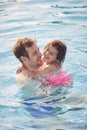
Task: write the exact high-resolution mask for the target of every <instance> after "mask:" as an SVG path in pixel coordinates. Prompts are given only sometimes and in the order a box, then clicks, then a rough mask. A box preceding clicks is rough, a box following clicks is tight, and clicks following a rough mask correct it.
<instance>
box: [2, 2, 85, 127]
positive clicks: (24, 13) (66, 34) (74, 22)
mask: <svg viewBox="0 0 87 130" xmlns="http://www.w3.org/2000/svg"><path fill="white" fill-rule="evenodd" d="M22 37H31V38H36V39H37V41H38V45H39V47H40V49H41V51H42V50H43V47H44V46H45V45H46V44H47V42H48V41H49V40H51V39H60V40H62V41H64V42H65V43H66V45H67V47H68V51H67V55H66V59H65V62H64V64H63V68H65V69H66V70H68V71H69V72H70V73H72V74H73V85H72V86H71V87H69V88H68V89H67V90H64V91H63V89H61V88H59V89H58V90H57V92H55V93H54V94H50V95H45V96H44V95H43V96H38V97H31V96H30V95H29V97H27V98H21V97H22V93H21V88H19V87H18V86H17V84H16V83H15V78H14V76H15V71H16V69H17V67H18V65H19V62H18V61H17V60H16V59H15V57H14V55H13V53H12V47H13V44H14V43H15V42H16V40H17V39H18V38H22ZM86 40H87V2H86V0H83V1H81V0H76V1H74V0H64V1H61V0H54V1H53V0H50V1H48V0H0V72H1V75H0V129H1V130H73V129H74V130H86V129H87V43H86Z"/></svg>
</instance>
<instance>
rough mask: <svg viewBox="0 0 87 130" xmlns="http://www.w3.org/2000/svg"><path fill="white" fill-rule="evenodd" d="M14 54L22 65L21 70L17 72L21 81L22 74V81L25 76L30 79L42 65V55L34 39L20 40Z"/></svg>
mask: <svg viewBox="0 0 87 130" xmlns="http://www.w3.org/2000/svg"><path fill="white" fill-rule="evenodd" d="M13 53H14V55H15V56H16V58H18V59H19V60H20V62H21V63H22V66H21V68H19V69H18V70H17V73H18V74H17V76H18V75H19V76H18V79H20V74H22V77H21V79H22V80H23V78H24V77H25V75H27V76H28V78H29V77H32V76H33V75H34V71H35V70H36V69H38V68H39V67H40V66H41V65H42V61H41V53H40V51H39V48H38V47H37V44H36V41H35V40H34V39H30V38H23V39H18V41H17V42H16V43H15V45H14V47H13Z"/></svg>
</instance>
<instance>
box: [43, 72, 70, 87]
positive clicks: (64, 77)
mask: <svg viewBox="0 0 87 130" xmlns="http://www.w3.org/2000/svg"><path fill="white" fill-rule="evenodd" d="M41 81H42V82H43V83H44V84H45V85H47V86H49V85H51V86H58V85H64V86H69V85H71V83H72V76H71V75H70V74H68V73H67V71H65V70H62V71H61V72H60V73H59V74H47V75H46V76H45V77H43V79H42V80H41Z"/></svg>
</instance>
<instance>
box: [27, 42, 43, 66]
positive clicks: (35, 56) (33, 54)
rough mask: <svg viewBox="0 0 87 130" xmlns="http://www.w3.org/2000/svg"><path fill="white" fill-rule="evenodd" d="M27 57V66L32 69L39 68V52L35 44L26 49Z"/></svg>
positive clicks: (40, 62)
mask: <svg viewBox="0 0 87 130" xmlns="http://www.w3.org/2000/svg"><path fill="white" fill-rule="evenodd" d="M26 51H27V52H28V55H29V59H28V60H29V65H30V66H32V67H39V66H40V65H41V64H42V61H41V52H40V51H39V48H38V47H37V45H36V44H34V45H33V46H31V47H28V48H26Z"/></svg>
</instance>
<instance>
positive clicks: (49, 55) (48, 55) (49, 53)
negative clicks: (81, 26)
mask: <svg viewBox="0 0 87 130" xmlns="http://www.w3.org/2000/svg"><path fill="white" fill-rule="evenodd" d="M57 54H58V50H57V49H56V48H55V47H53V46H52V45H49V46H48V47H47V48H46V49H45V50H44V53H43V59H44V60H45V61H46V62H47V63H51V62H55V61H57Z"/></svg>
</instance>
